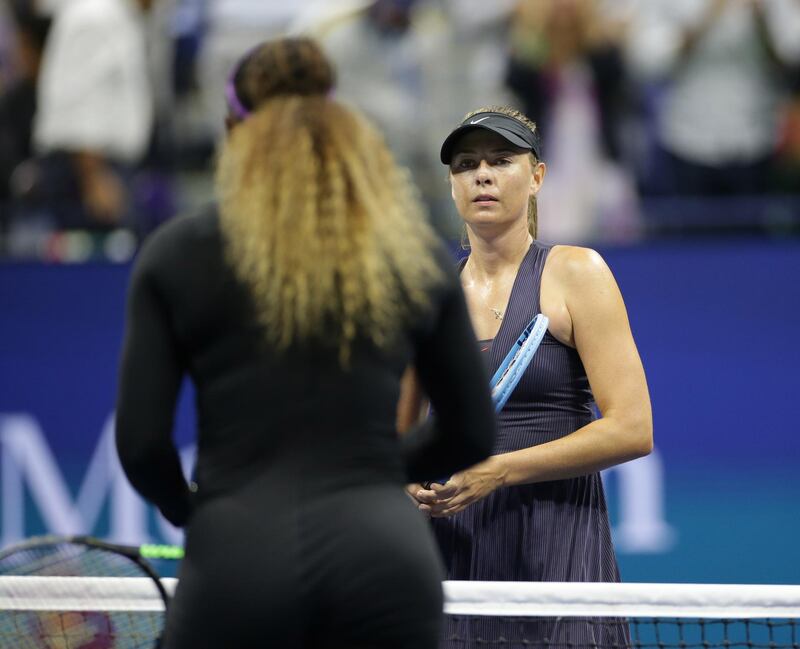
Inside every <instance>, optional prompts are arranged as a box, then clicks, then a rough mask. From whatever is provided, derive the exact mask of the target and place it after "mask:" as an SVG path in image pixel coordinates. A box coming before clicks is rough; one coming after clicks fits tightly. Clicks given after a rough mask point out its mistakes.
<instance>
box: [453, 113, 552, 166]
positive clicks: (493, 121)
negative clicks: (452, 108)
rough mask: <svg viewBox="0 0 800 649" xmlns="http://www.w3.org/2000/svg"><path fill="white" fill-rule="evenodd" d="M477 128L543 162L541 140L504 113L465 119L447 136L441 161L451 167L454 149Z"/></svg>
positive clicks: (478, 114) (473, 116) (485, 114)
mask: <svg viewBox="0 0 800 649" xmlns="http://www.w3.org/2000/svg"><path fill="white" fill-rule="evenodd" d="M476 128H482V129H486V130H487V131H492V132H493V133H497V134H498V135H499V136H500V137H502V138H503V139H505V140H507V141H508V142H510V143H511V144H513V145H514V146H516V147H519V148H520V149H526V150H528V151H531V152H533V155H535V156H536V159H537V160H541V154H540V147H539V138H538V137H537V136H536V134H534V133H532V132H531V130H530V129H529V128H528V127H527V126H525V124H523V123H522V122H520V121H519V120H517V119H514V118H513V117H509V116H508V115H505V114H504V113H476V114H475V115H472V116H471V117H468V118H467V119H465V120H464V121H463V122H461V124H460V125H459V126H458V127H457V128H456V129H455V130H454V131H453V132H452V133H450V135H448V136H447V138H446V139H445V141H444V143H443V144H442V150H441V152H440V153H439V159H440V160H441V161H442V163H444V164H446V165H449V164H450V160H451V159H452V157H453V147H455V145H456V142H457V141H458V139H459V138H460V137H461V136H462V135H464V133H466V132H468V131H471V130H473V129H476Z"/></svg>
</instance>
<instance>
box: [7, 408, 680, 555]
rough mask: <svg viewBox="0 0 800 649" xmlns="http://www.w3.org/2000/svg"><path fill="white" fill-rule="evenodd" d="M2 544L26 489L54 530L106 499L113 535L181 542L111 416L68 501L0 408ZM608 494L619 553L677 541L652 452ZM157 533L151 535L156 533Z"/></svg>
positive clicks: (89, 525) (20, 515) (65, 530)
mask: <svg viewBox="0 0 800 649" xmlns="http://www.w3.org/2000/svg"><path fill="white" fill-rule="evenodd" d="M0 455H2V462H0V471H2V475H0V487H1V488H2V493H0V505H1V506H2V517H0V524H1V525H2V529H0V544H2V545H3V546H5V545H7V544H10V543H14V542H17V541H19V540H21V539H23V538H25V537H26V536H27V535H28V532H27V530H26V529H25V513H26V512H25V493H26V492H25V487H26V486H27V487H28V491H29V493H30V494H31V498H32V500H33V503H34V504H35V506H36V507H37V508H38V510H39V513H40V514H41V518H42V520H43V521H44V524H45V526H46V528H47V532H48V533H52V534H90V533H92V532H93V530H94V529H95V527H96V525H97V523H98V519H99V516H100V513H101V510H102V507H103V503H104V502H105V499H106V497H108V498H109V514H110V531H109V538H110V540H112V541H118V542H121V543H130V544H134V545H136V544H142V543H149V542H151V541H153V540H157V541H163V542H166V543H172V544H180V543H181V542H182V540H183V535H182V532H181V531H180V530H178V529H176V528H175V527H173V526H172V525H170V524H169V523H168V522H167V521H166V520H164V519H163V518H162V517H161V516H160V515H159V516H158V517H157V530H155V532H156V533H155V534H154V535H152V534H151V533H150V530H149V526H148V520H149V519H150V516H149V512H150V511H151V510H150V508H149V507H148V506H147V505H146V504H145V503H144V502H143V501H142V499H141V498H140V497H139V496H138V495H137V494H136V492H134V491H133V489H132V488H131V486H130V485H129V484H128V480H127V478H126V477H125V474H124V473H123V471H122V467H121V466H120V464H119V459H118V458H117V451H116V447H115V445H114V417H113V414H112V415H109V417H108V418H107V419H106V422H105V425H104V426H103V430H102V432H101V434H100V440H99V442H98V444H97V446H96V447H95V450H94V453H93V454H92V458H91V460H90V461H89V467H88V469H87V471H86V474H85V476H84V479H83V482H82V483H81V485H80V489H79V491H78V498H77V501H75V500H73V497H72V494H71V492H70V489H69V487H68V486H67V484H66V481H65V480H64V477H63V474H62V473H61V470H60V469H59V466H58V464H57V462H56V460H55V458H54V457H53V454H52V452H51V450H50V447H49V446H48V444H47V438H46V436H45V434H44V432H43V431H42V429H41V427H40V426H39V424H38V422H37V421H36V420H35V419H34V418H33V417H32V416H30V415H28V414H9V415H3V414H1V413H0ZM194 456H195V447H194V446H187V447H185V448H182V449H181V463H182V464H183V467H184V472H186V474H187V475H188V474H189V473H190V469H189V467H191V466H192V465H193V463H194ZM603 478H604V480H605V481H606V482H607V483H609V482H610V484H609V498H615V499H616V503H617V504H618V509H617V511H618V516H617V518H618V522H617V525H616V526H615V528H614V540H615V544H616V546H617V548H618V549H619V551H620V552H623V553H629V554H643V553H659V552H666V551H668V550H669V549H670V548H671V547H673V545H674V544H675V540H676V536H677V535H676V532H675V530H674V529H673V528H672V527H671V526H670V525H669V524H668V523H667V521H666V520H665V518H664V467H663V463H662V460H661V457H660V455H659V454H658V452H657V451H656V450H654V451H653V453H651V454H650V455H648V456H647V457H644V458H640V459H638V460H634V461H632V462H627V463H625V464H621V465H619V466H616V467H613V468H611V469H608V470H607V471H604V472H603ZM153 537H155V539H154V538H153Z"/></svg>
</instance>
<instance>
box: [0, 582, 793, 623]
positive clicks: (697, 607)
mask: <svg viewBox="0 0 800 649" xmlns="http://www.w3.org/2000/svg"><path fill="white" fill-rule="evenodd" d="M162 583H163V584H164V586H165V588H166V589H167V592H169V593H172V592H174V590H175V586H176V583H177V580H175V579H162ZM444 593H445V612H446V613H449V614H452V615H488V616H519V617H527V616H552V615H559V616H595V617H606V616H627V617H677V618H800V586H782V585H774V586H770V585H733V584H607V583H558V582H507V581H504V582H490V581H483V582H482V581H446V582H444ZM0 610H6V611H12V610H16V611H23V610H24V611H34V610H35V611H142V612H145V611H160V610H163V602H162V601H161V597H160V595H159V593H158V591H157V589H156V588H154V586H153V582H152V581H151V580H149V579H147V578H138V577H0Z"/></svg>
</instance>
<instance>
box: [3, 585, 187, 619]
mask: <svg viewBox="0 0 800 649" xmlns="http://www.w3.org/2000/svg"><path fill="white" fill-rule="evenodd" d="M161 583H162V584H164V587H165V588H166V590H167V592H168V593H170V594H172V593H173V592H174V591H175V585H176V583H177V580H176V579H162V580H161ZM163 610H164V601H163V600H162V598H161V595H160V593H159V592H158V590H156V588H154V584H153V582H152V580H150V579H148V578H147V577H0V611H138V612H147V611H163Z"/></svg>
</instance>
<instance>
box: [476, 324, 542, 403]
mask: <svg viewBox="0 0 800 649" xmlns="http://www.w3.org/2000/svg"><path fill="white" fill-rule="evenodd" d="M549 323H550V321H549V320H548V318H547V316H546V315H544V314H543V313H540V314H539V315H537V316H536V317H535V318H534V319H533V320H531V321H530V322H529V323H528V326H527V327H525V330H524V331H523V332H522V334H521V335H520V337H519V338H517V342H515V343H514V344H513V345H512V346H511V350H510V351H509V352H508V354H506V357H505V358H504V359H503V362H502V363H500V367H498V368H497V371H496V372H495V373H494V376H493V377H492V380H491V381H490V386H491V388H492V400H493V401H494V410H495V412H500V411H501V410H502V409H503V406H505V405H506V401H508V398H509V397H510V396H511V393H512V392H513V391H514V388H516V387H517V383H519V381H520V379H521V378H522V375H523V374H524V373H525V369H526V368H527V367H528V365H530V362H531V360H533V355H534V354H535V353H536V350H537V349H539V345H540V344H541V342H542V339H543V338H544V335H545V333H547V326H548V324H549Z"/></svg>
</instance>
